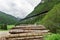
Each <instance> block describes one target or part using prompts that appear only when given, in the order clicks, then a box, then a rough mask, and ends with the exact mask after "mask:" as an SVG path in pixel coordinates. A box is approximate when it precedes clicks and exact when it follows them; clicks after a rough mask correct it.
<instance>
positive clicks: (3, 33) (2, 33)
mask: <svg viewBox="0 0 60 40" xmlns="http://www.w3.org/2000/svg"><path fill="white" fill-rule="evenodd" d="M7 35H9V31H0V37H3V36H7Z"/></svg>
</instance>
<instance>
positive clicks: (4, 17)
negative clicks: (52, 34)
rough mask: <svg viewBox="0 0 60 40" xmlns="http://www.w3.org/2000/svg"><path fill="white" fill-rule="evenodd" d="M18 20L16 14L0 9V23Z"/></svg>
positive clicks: (10, 22)
mask: <svg viewBox="0 0 60 40" xmlns="http://www.w3.org/2000/svg"><path fill="white" fill-rule="evenodd" d="M16 22H17V19H16V18H15V17H14V16H11V15H8V14H6V13H3V12H1V11H0V24H15V23H16Z"/></svg>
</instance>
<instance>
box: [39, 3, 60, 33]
mask: <svg viewBox="0 0 60 40" xmlns="http://www.w3.org/2000/svg"><path fill="white" fill-rule="evenodd" d="M38 23H39V24H42V25H44V26H46V27H47V28H48V29H50V31H51V32H53V33H56V32H60V4H57V5H55V6H54V8H53V9H52V10H51V11H49V12H48V14H47V15H46V16H45V17H44V18H43V20H42V21H38Z"/></svg>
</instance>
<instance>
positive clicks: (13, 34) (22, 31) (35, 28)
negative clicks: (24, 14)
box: [5, 25, 49, 40]
mask: <svg viewBox="0 0 60 40" xmlns="http://www.w3.org/2000/svg"><path fill="white" fill-rule="evenodd" d="M48 31H49V30H46V28H45V27H44V26H42V25H25V26H16V27H14V28H12V29H11V30H10V31H9V33H10V35H8V36H5V38H6V40H43V35H45V34H46V33H48Z"/></svg>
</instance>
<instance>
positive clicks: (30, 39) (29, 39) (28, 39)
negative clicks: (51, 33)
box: [9, 36, 43, 40]
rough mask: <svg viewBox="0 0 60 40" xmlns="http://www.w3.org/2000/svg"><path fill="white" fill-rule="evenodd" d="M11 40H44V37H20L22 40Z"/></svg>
mask: <svg viewBox="0 0 60 40" xmlns="http://www.w3.org/2000/svg"><path fill="white" fill-rule="evenodd" d="M9 39H10V40H11V39H13V40H33V39H43V36H31V37H20V38H9Z"/></svg>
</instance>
